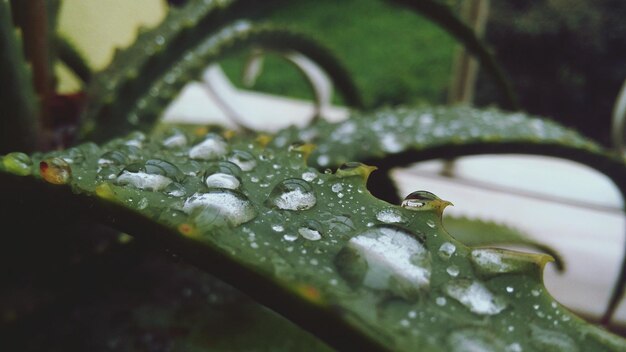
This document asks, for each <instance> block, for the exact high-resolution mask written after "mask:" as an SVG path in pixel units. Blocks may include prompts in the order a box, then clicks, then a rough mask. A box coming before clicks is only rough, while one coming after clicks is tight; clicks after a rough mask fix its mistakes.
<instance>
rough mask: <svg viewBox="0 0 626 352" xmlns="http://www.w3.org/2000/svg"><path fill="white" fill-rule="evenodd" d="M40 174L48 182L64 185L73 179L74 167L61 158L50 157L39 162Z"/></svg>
mask: <svg viewBox="0 0 626 352" xmlns="http://www.w3.org/2000/svg"><path fill="white" fill-rule="evenodd" d="M39 174H40V175H41V177H42V178H43V179H44V180H46V181H47V182H48V183H52V184H55V185H64V184H67V183H68V182H70V180H71V179H72V168H71V167H70V165H69V164H68V163H67V162H66V161H65V160H63V159H61V158H48V159H45V160H43V161H41V162H40V163H39Z"/></svg>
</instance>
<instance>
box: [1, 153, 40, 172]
mask: <svg viewBox="0 0 626 352" xmlns="http://www.w3.org/2000/svg"><path fill="white" fill-rule="evenodd" d="M2 166H3V167H4V168H5V170H7V171H8V172H10V173H12V174H15V175H19V176H28V175H30V173H31V168H32V166H33V162H32V160H30V157H29V156H28V155H26V154H24V153H19V152H15V153H9V154H7V155H5V156H4V157H3V158H2Z"/></svg>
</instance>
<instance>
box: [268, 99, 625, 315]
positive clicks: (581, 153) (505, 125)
mask: <svg viewBox="0 0 626 352" xmlns="http://www.w3.org/2000/svg"><path fill="white" fill-rule="evenodd" d="M293 140H302V141H305V142H311V143H315V144H316V145H318V147H317V149H316V150H315V151H314V152H313V154H312V155H311V160H312V164H313V165H314V166H316V167H328V166H337V165H341V164H342V163H345V162H347V161H350V160H360V161H363V162H366V163H369V164H373V165H377V166H379V167H380V168H381V169H383V170H389V169H391V168H393V167H397V166H406V165H409V164H411V163H415V162H418V161H423V160H429V159H435V158H449V159H450V158H454V157H458V156H465V155H476V154H511V153H520V154H538V155H548V156H555V157H560V158H563V159H569V160H572V161H576V162H579V163H581V164H584V165H587V166H589V167H592V168H594V169H596V170H598V171H599V172H601V173H603V174H605V175H606V176H607V177H608V178H609V179H611V181H612V182H613V183H614V184H615V185H616V186H617V188H618V189H619V191H620V193H621V194H622V198H623V199H626V165H625V160H626V159H625V158H624V156H623V155H620V154H618V153H615V152H611V151H607V150H605V149H603V148H602V147H601V146H599V145H598V144H596V143H594V142H592V141H591V140H589V139H586V138H584V137H583V136H581V135H580V134H578V133H577V132H575V131H574V130H571V129H568V128H564V127H562V126H560V125H558V124H557V123H554V122H552V121H550V120H542V119H539V118H536V117H530V116H527V115H525V114H523V113H504V112H502V111H499V110H496V109H489V110H478V109H472V108H468V107H453V108H449V107H436V108H432V107H423V108H418V109H407V108H398V109H382V110H379V111H376V112H374V113H370V114H366V115H363V116H358V118H352V119H350V120H348V121H345V122H342V123H339V124H332V123H328V122H324V121H320V123H318V124H317V125H316V126H311V127H309V128H306V129H301V130H298V129H295V128H291V129H288V130H285V131H284V132H282V133H281V134H280V135H279V136H278V137H277V138H276V141H277V142H279V143H278V144H277V143H275V144H277V145H280V143H283V142H284V143H289V141H293ZM382 181H383V182H384V181H385V180H382ZM380 182H381V181H378V180H376V177H374V179H373V180H372V183H374V184H377V183H380ZM590 235H591V234H590ZM625 285H626V257H625V258H624V259H623V261H622V264H621V269H620V274H619V276H618V279H617V282H616V284H615V288H614V290H613V294H612V295H611V299H610V301H609V304H608V308H607V310H606V313H605V317H604V318H603V320H605V321H608V320H609V319H610V316H611V315H612V314H613V312H614V311H615V308H616V307H617V304H618V303H619V301H620V299H621V298H622V296H623V294H624V287H625Z"/></svg>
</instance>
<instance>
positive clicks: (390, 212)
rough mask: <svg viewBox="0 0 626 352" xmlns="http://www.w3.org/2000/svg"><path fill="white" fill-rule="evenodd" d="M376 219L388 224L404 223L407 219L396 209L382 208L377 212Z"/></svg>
mask: <svg viewBox="0 0 626 352" xmlns="http://www.w3.org/2000/svg"><path fill="white" fill-rule="evenodd" d="M376 219H377V220H378V221H382V222H384V223H387V224H393V223H402V222H405V221H406V219H404V217H403V216H402V214H400V213H399V212H398V211H396V210H395V209H385V210H381V211H379V212H378V213H377V214H376Z"/></svg>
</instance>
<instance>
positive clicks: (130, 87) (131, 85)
mask: <svg viewBox="0 0 626 352" xmlns="http://www.w3.org/2000/svg"><path fill="white" fill-rule="evenodd" d="M232 2H233V1H223V2H220V1H206V2H205V1H192V2H189V4H188V5H186V6H185V7H184V8H182V9H172V10H170V12H169V14H168V17H167V18H166V19H165V20H164V21H163V23H162V24H161V25H159V26H158V27H157V28H155V29H153V30H150V31H145V30H144V31H142V32H140V33H141V34H140V35H139V36H138V38H137V41H136V43H135V44H133V45H132V46H131V47H130V48H128V49H126V50H124V51H119V52H118V53H117V54H116V55H115V57H114V59H113V62H112V63H111V65H110V66H109V67H107V68H106V69H105V70H104V71H103V72H101V73H98V74H96V75H95V77H94V82H93V84H92V85H91V86H90V87H89V90H88V92H89V97H90V99H89V101H90V105H89V106H88V107H87V110H86V112H85V115H84V117H83V120H84V121H83V126H82V129H81V130H82V132H81V134H82V138H83V139H90V140H96V141H99V142H101V141H104V140H106V139H108V138H112V137H113V136H116V135H120V134H122V133H128V132H129V131H130V130H131V129H137V128H139V129H141V130H143V131H146V130H148V129H149V128H151V127H152V125H153V124H154V122H155V121H156V118H157V117H158V116H159V114H160V112H161V111H162V107H163V104H164V103H167V102H169V101H170V100H171V99H173V98H174V97H175V96H176V94H178V92H179V91H180V89H181V88H182V87H183V85H184V84H185V83H188V82H189V81H191V80H192V79H194V78H196V77H198V76H199V75H200V72H201V70H202V69H204V68H206V67H207V66H208V65H210V64H211V63H214V62H216V61H218V60H220V59H222V58H224V57H225V56H227V55H229V54H232V53H233V51H235V50H241V49H243V48H250V47H255V46H256V47H261V48H267V49H272V50H278V51H297V52H299V53H301V54H303V55H305V56H307V57H308V58H310V59H311V60H313V61H315V62H316V63H317V64H319V65H320V67H321V68H322V69H324V70H326V71H327V72H328V73H329V76H330V77H332V80H333V83H334V84H335V87H336V89H337V90H338V91H339V92H340V93H342V94H343V96H344V99H345V101H346V103H347V104H348V105H351V106H357V107H360V106H362V102H361V100H360V97H359V95H358V91H357V89H356V86H355V84H354V83H353V81H352V79H351V78H350V76H349V74H348V73H347V70H346V69H345V68H344V67H343V66H342V65H341V64H340V63H339V61H338V60H337V59H336V58H335V57H334V56H333V55H332V54H331V53H330V51H328V50H327V49H325V48H324V47H323V46H322V45H320V44H319V43H317V42H316V41H315V40H313V39H310V38H308V37H307V36H304V35H302V34H298V33H294V32H291V31H288V30H285V29H278V28H272V27H270V26H267V25H265V26H258V27H257V26H253V25H251V24H250V23H248V22H243V21H239V22H234V23H233V21H234V20H237V19H242V18H246V16H247V15H248V13H249V12H257V10H265V9H266V8H268V7H270V6H269V5H265V4H264V5H263V6H261V5H259V4H258V3H256V4H255V2H254V1H237V2H235V4H234V5H230V4H231V3H232ZM270 3H271V2H270ZM253 10H254V11H253Z"/></svg>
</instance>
